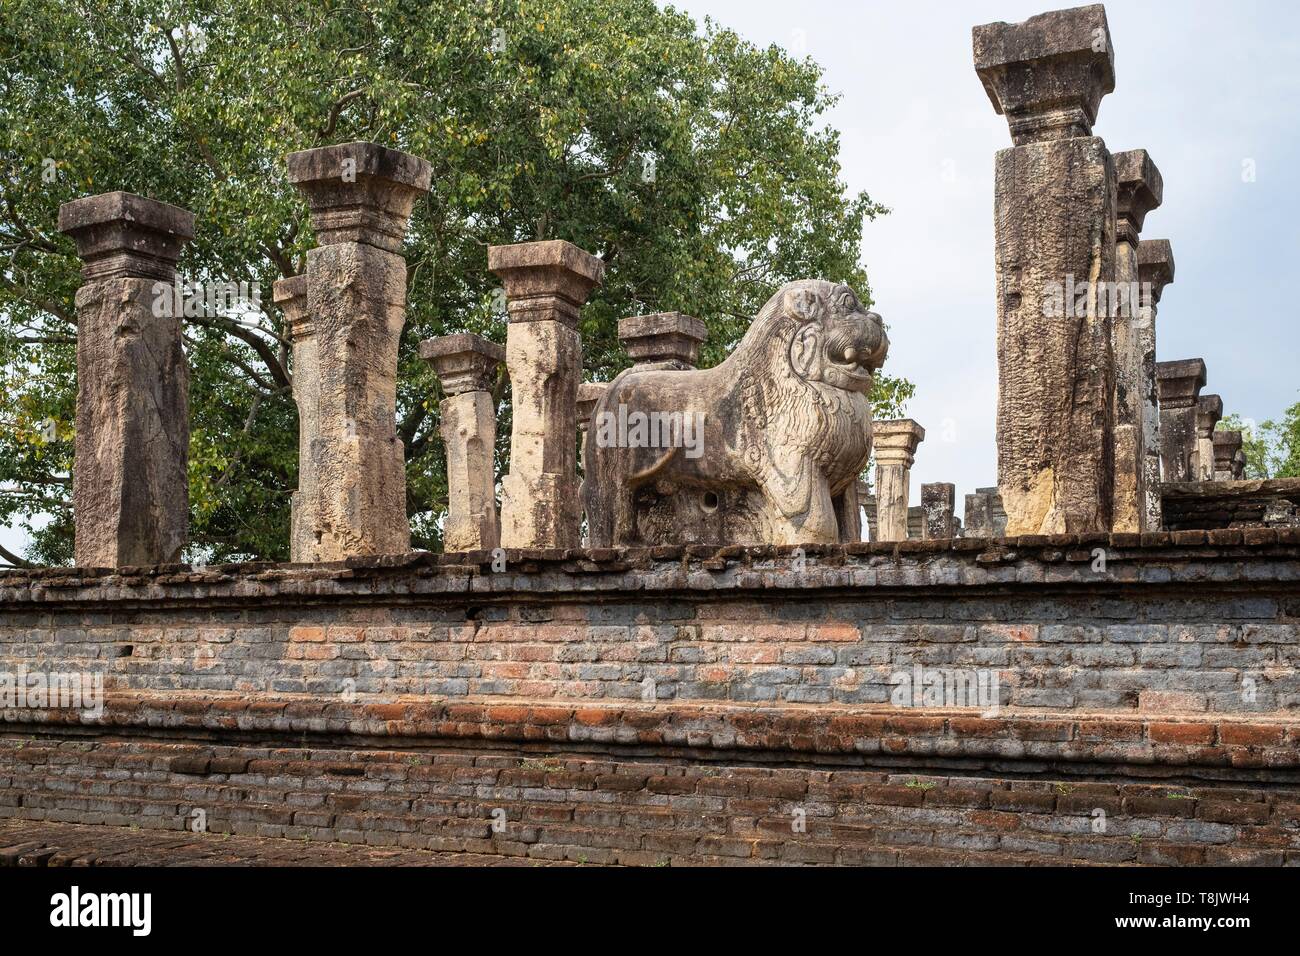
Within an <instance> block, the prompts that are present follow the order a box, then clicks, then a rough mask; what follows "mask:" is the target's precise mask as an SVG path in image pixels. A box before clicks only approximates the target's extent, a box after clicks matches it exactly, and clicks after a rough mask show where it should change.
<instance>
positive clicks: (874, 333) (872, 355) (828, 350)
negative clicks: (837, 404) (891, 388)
mask: <svg viewBox="0 0 1300 956" xmlns="http://www.w3.org/2000/svg"><path fill="white" fill-rule="evenodd" d="M774 326H775V328H774ZM778 330H779V331H778ZM751 332H752V333H753V334H754V335H755V336H756V337H760V336H761V337H766V336H768V335H773V334H775V335H776V337H777V338H778V340H780V341H784V342H787V343H788V348H787V349H786V351H787V355H788V357H789V362H790V368H791V370H792V371H793V372H794V374H795V375H797V376H798V377H799V378H801V379H803V380H804V381H807V382H822V383H824V384H826V385H829V386H831V387H832V388H840V389H844V390H845V391H850V392H863V393H865V392H869V391H871V386H872V384H873V382H874V381H875V379H874V375H875V372H876V371H877V370H878V369H879V368H880V367H881V365H883V364H884V361H885V356H886V355H887V354H888V352H889V337H888V336H887V335H886V334H885V326H884V323H883V322H882V321H881V318H880V316H879V315H877V314H876V313H874V312H868V311H867V310H866V309H865V308H863V306H862V303H861V302H860V301H859V299H858V296H857V294H856V293H855V292H854V291H853V290H852V289H851V288H849V287H848V286H847V285H842V284H838V283H834V282H827V281H825V280H823V279H800V280H798V281H796V282H787V283H786V284H785V285H783V286H781V288H780V289H778V290H777V291H776V294H775V295H773V296H772V298H771V299H769V300H768V301H767V304H766V305H764V306H763V308H762V310H761V311H760V312H759V315H758V319H757V320H756V321H755V323H754V326H753V328H752V329H751Z"/></svg>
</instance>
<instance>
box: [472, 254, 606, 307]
mask: <svg viewBox="0 0 1300 956" xmlns="http://www.w3.org/2000/svg"><path fill="white" fill-rule="evenodd" d="M488 269H490V270H491V271H492V272H493V273H495V274H496V275H497V276H498V277H499V278H500V279H501V281H502V283H503V284H504V285H505V293H506V300H507V303H508V309H509V312H510V321H511V322H512V323H513V322H546V321H553V322H562V323H564V324H565V325H567V326H569V327H570V328H575V329H576V328H577V326H578V311H579V310H580V309H581V308H582V306H583V304H584V303H585V302H586V301H587V297H588V296H589V295H591V290H592V289H594V288H595V287H596V286H598V285H600V283H601V280H602V279H603V278H604V277H605V263H604V262H602V261H601V260H600V259H598V258H596V257H595V256H593V255H591V254H590V253H588V252H585V251H583V250H582V249H579V248H578V247H577V246H575V245H574V244H573V243H571V242H565V241H564V240H563V239H551V240H548V241H545V242H519V243H515V244H514V245H509V246H488Z"/></svg>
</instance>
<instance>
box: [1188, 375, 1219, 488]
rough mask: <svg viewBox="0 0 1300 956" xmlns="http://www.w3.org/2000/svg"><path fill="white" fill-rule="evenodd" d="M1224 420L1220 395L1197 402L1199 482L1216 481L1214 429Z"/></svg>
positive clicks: (1197, 469) (1196, 471) (1204, 397)
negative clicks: (1220, 420)
mask: <svg viewBox="0 0 1300 956" xmlns="http://www.w3.org/2000/svg"><path fill="white" fill-rule="evenodd" d="M1221 418H1223V399H1222V398H1220V397H1219V396H1218V395H1202V396H1201V397H1200V398H1199V399H1197V402H1196V467H1195V469H1194V471H1195V474H1196V480H1197V481H1213V480H1214V429H1215V428H1217V427H1218V424H1219V419H1221Z"/></svg>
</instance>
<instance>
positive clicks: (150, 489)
mask: <svg viewBox="0 0 1300 956" xmlns="http://www.w3.org/2000/svg"><path fill="white" fill-rule="evenodd" d="M59 230H60V231H61V232H64V233H67V234H68V235H69V236H71V237H72V239H73V241H74V242H75V243H76V246H77V255H78V256H79V257H80V258H81V261H82V267H81V275H82V279H83V285H82V286H81V288H80V289H78V290H77V298H76V306H77V433H76V447H75V451H76V458H75V461H74V464H73V474H72V508H73V518H74V521H75V538H76V539H75V544H74V549H75V556H76V562H77V566H78V567H106V568H116V567H124V566H149V565H157V564H169V563H173V562H175V561H178V560H179V559H180V556H181V551H182V549H183V548H184V547H185V542H186V536H187V533H188V529H189V484H188V482H189V478H188V474H187V466H188V460H189V442H190V427H189V369H188V368H187V367H186V364H185V353H184V351H183V350H182V348H181V314H182V311H181V309H180V308H178V306H179V304H180V298H179V296H178V295H177V293H176V260H177V259H178V258H179V257H180V254H181V248H182V247H183V246H184V245H185V243H186V242H187V241H188V240H189V239H191V238H193V236H194V215H193V213H190V212H187V211H186V210H184V209H180V208H178V207H176V206H171V205H168V204H167V203H164V202H158V201H156V200H153V199H145V198H143V197H141V196H135V195H132V194H131V193H125V192H112V193H103V194H101V195H98V196H91V197H89V198H86V199H78V200H75V201H74V202H70V203H65V204H64V205H63V206H61V207H60V208H59Z"/></svg>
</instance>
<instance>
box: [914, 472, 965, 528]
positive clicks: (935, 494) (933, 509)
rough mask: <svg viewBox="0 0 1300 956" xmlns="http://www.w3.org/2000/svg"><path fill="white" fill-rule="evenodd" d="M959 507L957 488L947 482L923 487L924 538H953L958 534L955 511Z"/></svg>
mask: <svg viewBox="0 0 1300 956" xmlns="http://www.w3.org/2000/svg"><path fill="white" fill-rule="evenodd" d="M956 507H957V486H956V485H951V484H948V483H946V482H935V483H934V484H928V485H922V486H921V511H922V512H923V513H924V515H925V524H924V526H923V527H922V531H921V537H923V538H952V537H955V536H956V534H957V530H956V525H955V522H954V514H953V513H954V511H955V510H956Z"/></svg>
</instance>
